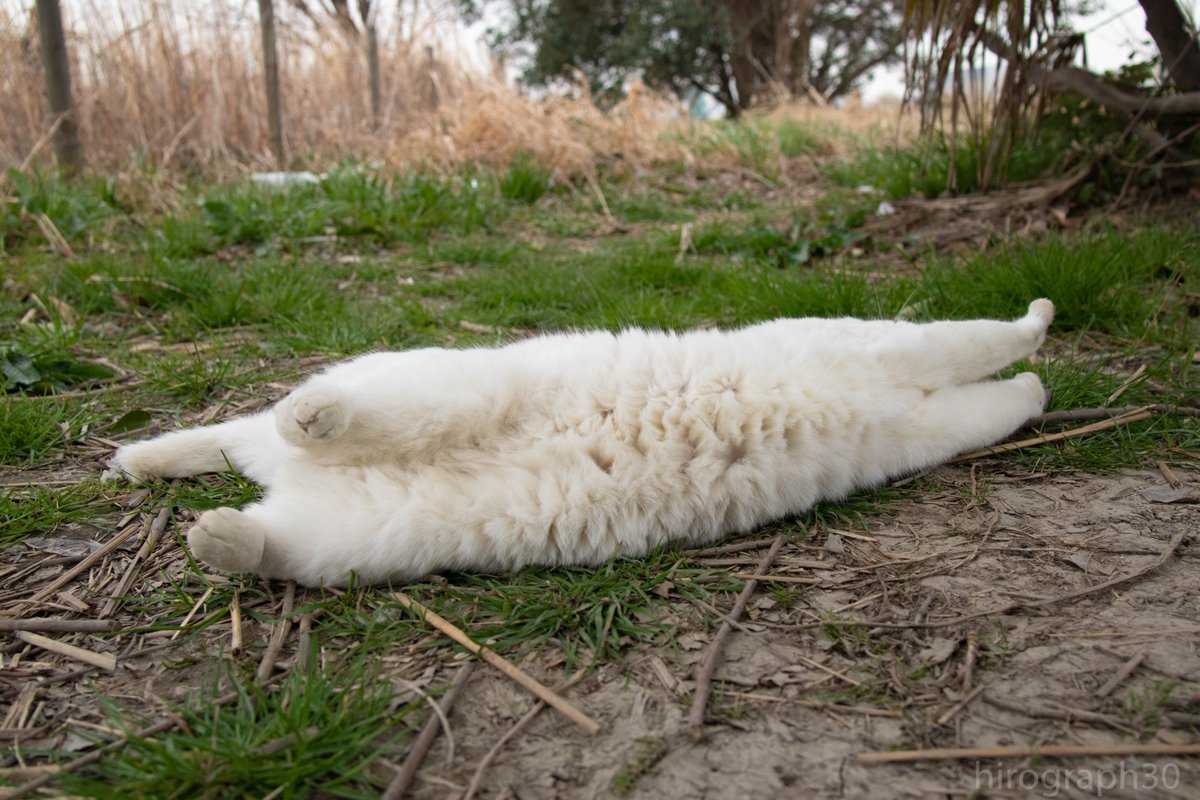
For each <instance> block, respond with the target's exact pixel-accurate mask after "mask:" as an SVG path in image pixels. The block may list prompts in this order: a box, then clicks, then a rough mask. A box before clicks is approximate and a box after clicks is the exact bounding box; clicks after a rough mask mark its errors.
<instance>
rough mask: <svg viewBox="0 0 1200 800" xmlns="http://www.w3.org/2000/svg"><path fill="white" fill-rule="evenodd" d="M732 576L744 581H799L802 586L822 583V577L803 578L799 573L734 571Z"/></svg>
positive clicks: (823, 580)
mask: <svg viewBox="0 0 1200 800" xmlns="http://www.w3.org/2000/svg"><path fill="white" fill-rule="evenodd" d="M733 577H735V578H741V579H742V580H744V581H767V582H768V583H769V582H772V581H774V582H775V583H799V584H802V585H804V586H816V585H817V584H820V583H824V582H825V579H824V578H804V577H801V576H799V575H762V574H760V573H751V572H735V573H733Z"/></svg>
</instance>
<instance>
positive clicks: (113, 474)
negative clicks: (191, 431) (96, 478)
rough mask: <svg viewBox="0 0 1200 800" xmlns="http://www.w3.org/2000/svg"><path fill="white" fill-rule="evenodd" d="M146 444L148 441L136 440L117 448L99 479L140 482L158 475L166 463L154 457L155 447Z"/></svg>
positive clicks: (161, 472)
mask: <svg viewBox="0 0 1200 800" xmlns="http://www.w3.org/2000/svg"><path fill="white" fill-rule="evenodd" d="M148 445H149V442H138V443H136V444H127V445H123V446H121V447H119V448H117V452H115V453H113V457H112V458H111V459H109V461H108V469H106V470H104V472H103V473H101V474H100V480H102V481H120V480H127V481H130V482H132V483H142V482H144V481H149V480H153V479H154V478H158V477H160V476H161V475H162V474H163V472H164V468H165V466H166V465H165V464H163V463H161V462H162V460H161V459H159V458H156V455H155V454H156V452H157V451H156V448H154V447H150V446H148Z"/></svg>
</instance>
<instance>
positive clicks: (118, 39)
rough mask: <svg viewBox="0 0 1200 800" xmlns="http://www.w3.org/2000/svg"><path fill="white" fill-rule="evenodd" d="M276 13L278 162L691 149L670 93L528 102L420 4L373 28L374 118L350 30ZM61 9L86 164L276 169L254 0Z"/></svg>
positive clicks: (15, 136)
mask: <svg viewBox="0 0 1200 800" xmlns="http://www.w3.org/2000/svg"><path fill="white" fill-rule="evenodd" d="M30 5H31V4H30ZM276 6H277V9H278V12H277V17H278V18H277V26H278V30H277V36H278V40H279V61H280V75H281V81H282V105H283V128H284V136H285V140H286V149H287V152H288V160H289V163H288V164H287V165H286V166H287V167H289V168H300V167H303V168H310V169H316V170H322V169H325V168H326V167H328V166H329V165H330V164H332V163H335V162H337V161H339V160H343V159H347V158H353V159H364V160H370V161H373V162H376V163H379V164H381V165H383V166H391V167H404V168H411V167H414V166H419V167H427V168H434V169H453V168H455V167H458V166H460V165H462V164H464V163H483V164H488V165H496V166H499V165H503V164H506V163H508V161H509V160H510V159H511V158H512V157H513V156H514V155H515V154H516V153H518V152H519V151H524V152H525V153H527V154H528V155H530V156H531V157H532V158H533V159H534V160H536V161H537V162H539V163H540V164H542V165H544V166H547V167H550V168H553V169H556V170H559V171H560V173H562V174H564V175H581V174H592V173H594V171H595V170H596V168H597V167H598V166H600V165H602V164H603V165H605V166H607V167H617V168H620V167H629V168H641V167H646V166H650V165H652V164H654V163H657V162H662V161H674V162H675V163H683V164H685V165H686V164H690V163H695V162H696V160H697V157H696V155H695V153H693V147H692V145H691V144H689V141H688V137H687V135H686V131H687V130H688V128H687V125H686V122H687V121H686V120H685V119H683V114H682V111H681V109H680V106H679V104H677V103H675V102H674V101H671V100H668V99H666V98H663V97H660V96H657V95H655V94H653V93H651V92H648V91H645V90H644V89H637V88H635V90H634V91H633V92H631V94H630V96H629V97H628V98H627V99H626V100H625V101H624V102H623V103H621V104H620V105H619V106H617V107H616V108H614V109H609V110H607V111H604V112H602V111H600V110H599V109H597V107H596V106H595V105H594V104H593V103H592V101H591V98H590V97H588V96H587V95H586V92H583V91H582V90H581V91H577V92H574V93H567V95H565V96H564V95H556V96H550V97H546V98H543V99H540V100H539V99H532V98H530V97H529V96H527V95H524V94H522V93H519V92H517V91H515V90H513V89H512V88H510V86H509V85H508V84H507V82H506V81H505V80H503V79H502V78H501V77H500V76H499V69H498V68H495V67H492V68H490V69H489V68H488V67H487V66H473V65H472V59H471V58H470V57H469V56H468V55H466V54H464V52H463V50H462V49H461V47H455V46H453V45H452V44H450V43H449V42H448V38H449V33H450V32H451V31H452V30H453V26H452V25H450V24H448V23H447V22H446V21H445V20H444V19H439V18H438V17H437V16H436V15H435V13H434V12H430V11H428V9H430V8H431V7H432V8H434V9H436V8H437V5H436V4H434V5H433V6H430V5H429V4H417V3H405V4H401V5H400V6H398V8H399V9H400V12H399V13H398V14H397V15H395V16H394V17H393V18H391V20H390V22H389V21H388V20H383V21H382V22H381V27H380V31H379V55H380V68H381V78H382V80H381V85H382V88H383V91H382V98H381V100H382V102H381V108H380V113H379V120H378V125H374V124H373V118H372V112H371V101H370V89H369V78H368V74H367V66H366V43H365V40H363V39H362V38H361V37H360V38H355V37H353V36H350V35H347V34H346V33H345V31H343V30H340V29H339V28H338V27H337V26H335V25H333V24H329V25H327V26H321V25H315V24H314V23H313V21H312V20H311V19H308V18H307V17H305V16H303V15H301V14H298V13H297V12H296V11H295V10H294V9H293V8H292V7H291V6H290V5H288V4H287V3H283V2H278V0H277V2H276ZM421 9H425V10H424V11H422V10H421ZM64 13H66V14H67V15H68V16H67V19H66V20H65V23H66V28H67V31H68V43H67V44H68V49H69V51H70V53H71V59H72V79H73V82H74V94H75V102H76V107H77V115H78V123H79V128H80V135H81V138H82V141H83V147H84V153H85V158H86V160H87V162H88V165H89V168H90V169H91V170H92V171H96V172H107V173H112V172H121V171H125V170H128V169H129V168H131V167H139V166H148V167H151V168H153V169H154V170H156V171H158V172H159V173H162V174H167V175H203V176H205V177H209V178H220V177H230V176H232V175H234V174H237V173H242V172H245V171H246V170H259V169H273V168H276V165H275V164H274V163H273V161H274V159H273V158H272V156H271V148H270V143H269V137H268V131H267V122H266V114H265V111H264V109H265V106H266V102H265V98H264V94H265V92H264V88H263V79H262V63H261V50H260V45H259V30H258V17H257V13H256V12H255V10H254V4H252V3H240V4H234V3H233V2H232V0H226V1H225V2H215V3H211V4H210V3H193V2H186V0H126V1H125V2H116V1H115V0H89V1H88V2H81V3H72V4H67V5H66V7H65V8H64ZM35 26H36V22H35V20H34V15H33V14H32V12H31V11H29V12H27V13H26V14H24V15H16V16H14V15H12V14H11V13H8V12H5V11H4V10H2V9H0V160H2V161H3V163H4V164H5V165H14V164H20V163H22V162H23V161H24V160H25V159H27V158H28V157H29V156H30V154H31V153H32V152H33V151H34V150H35V149H36V148H37V147H38V143H39V142H40V141H42V140H43V139H44V138H45V134H46V132H47V131H48V130H49V129H50V128H51V126H52V125H53V123H54V120H53V119H51V117H50V113H49V111H48V108H47V103H46V100H45V94H44V91H43V88H42V86H43V83H42V69H41V57H40V54H39V48H38V41H37V31H36V27H35ZM479 60H480V59H478V58H476V59H475V61H479ZM830 113H832V112H830ZM48 150H49V148H44V149H43V151H42V152H39V153H37V161H38V162H41V163H46V162H48V161H49V159H50V157H51V156H50V154H49V152H48ZM738 158H739V156H738V154H737V152H736V150H735V148H733V147H722V146H717V147H715V148H713V147H710V146H706V147H704V148H703V160H704V163H705V166H708V167H710V168H719V167H720V166H721V164H722V162H726V163H728V164H736V163H737V161H738Z"/></svg>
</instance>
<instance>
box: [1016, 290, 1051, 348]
mask: <svg viewBox="0 0 1200 800" xmlns="http://www.w3.org/2000/svg"><path fill="white" fill-rule="evenodd" d="M1053 321H1054V303H1052V302H1050V301H1049V300H1047V299H1046V298H1044V297H1042V298H1039V299H1037V300H1034V301H1033V302H1032V303H1030V304H1029V311H1028V312H1026V314H1025V316H1024V317H1022V318H1021V319H1020V320H1019V321H1018V322H1017V324H1018V325H1020V326H1021V327H1022V328H1024V329H1025V331H1026V334H1027V335H1028V336H1032V337H1033V342H1032V349H1031V350H1030V352H1034V351H1036V350H1037V349H1038V348H1039V347H1041V346H1042V342H1044V341H1046V331H1047V330H1048V329H1049V328H1050V323H1051V322H1053Z"/></svg>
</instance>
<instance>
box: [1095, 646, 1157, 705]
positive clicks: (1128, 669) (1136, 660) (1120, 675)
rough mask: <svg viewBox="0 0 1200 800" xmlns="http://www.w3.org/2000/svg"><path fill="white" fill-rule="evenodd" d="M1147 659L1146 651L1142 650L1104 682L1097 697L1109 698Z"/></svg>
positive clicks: (1097, 691)
mask: <svg viewBox="0 0 1200 800" xmlns="http://www.w3.org/2000/svg"><path fill="white" fill-rule="evenodd" d="M1145 659H1146V651H1145V650H1142V651H1141V652H1139V653H1135V654H1134V656H1133V658H1131V659H1129V660H1128V661H1126V662H1125V663H1124V665H1122V667H1121V668H1120V669H1119V670H1117V671H1116V673H1114V674H1113V676H1112V677H1111V678H1109V679H1108V680H1107V681H1105V682H1104V685H1103V686H1101V687H1100V688H1099V689H1097V690H1096V697H1108V696H1109V695H1110V694H1112V693H1113V692H1115V691H1116V690H1117V687H1118V686H1120V685H1121V684H1122V683H1124V682H1125V679H1126V678H1128V677H1129V676H1130V675H1132V674H1133V671H1134V670H1135V669H1137V668H1138V665H1140V664H1141V663H1142V661H1144V660H1145Z"/></svg>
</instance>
